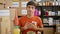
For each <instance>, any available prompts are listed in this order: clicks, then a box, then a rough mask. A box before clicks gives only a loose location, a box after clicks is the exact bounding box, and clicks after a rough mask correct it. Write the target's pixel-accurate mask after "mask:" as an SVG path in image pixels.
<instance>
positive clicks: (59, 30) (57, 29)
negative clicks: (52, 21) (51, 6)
mask: <svg viewBox="0 0 60 34" xmlns="http://www.w3.org/2000/svg"><path fill="white" fill-rule="evenodd" d="M56 32H57V33H60V24H57V25H56Z"/></svg>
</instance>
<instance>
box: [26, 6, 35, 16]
mask: <svg viewBox="0 0 60 34" xmlns="http://www.w3.org/2000/svg"><path fill="white" fill-rule="evenodd" d="M26 9H27V13H28V14H29V15H32V14H34V11H35V6H33V5H28V6H27V7H26Z"/></svg>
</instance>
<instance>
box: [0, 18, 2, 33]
mask: <svg viewBox="0 0 60 34" xmlns="http://www.w3.org/2000/svg"><path fill="white" fill-rule="evenodd" d="M1 22H2V18H0V34H1Z"/></svg>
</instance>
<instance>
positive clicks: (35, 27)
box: [28, 23, 37, 30]
mask: <svg viewBox="0 0 60 34" xmlns="http://www.w3.org/2000/svg"><path fill="white" fill-rule="evenodd" d="M28 28H30V29H34V30H36V29H37V25H34V24H32V23H29V24H28Z"/></svg>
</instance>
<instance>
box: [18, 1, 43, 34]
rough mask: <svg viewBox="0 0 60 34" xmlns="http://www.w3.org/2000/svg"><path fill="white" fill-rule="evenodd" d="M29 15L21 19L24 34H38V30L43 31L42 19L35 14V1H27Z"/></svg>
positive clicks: (20, 23) (20, 24)
mask: <svg viewBox="0 0 60 34" xmlns="http://www.w3.org/2000/svg"><path fill="white" fill-rule="evenodd" d="M26 10H27V15H26V16H23V17H21V18H20V19H19V26H20V29H21V33H22V34H37V32H38V31H43V24H42V20H41V18H40V17H38V16H34V11H35V3H34V2H33V1H29V2H28V3H27V7H26Z"/></svg>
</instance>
